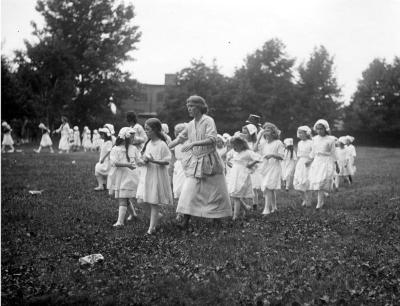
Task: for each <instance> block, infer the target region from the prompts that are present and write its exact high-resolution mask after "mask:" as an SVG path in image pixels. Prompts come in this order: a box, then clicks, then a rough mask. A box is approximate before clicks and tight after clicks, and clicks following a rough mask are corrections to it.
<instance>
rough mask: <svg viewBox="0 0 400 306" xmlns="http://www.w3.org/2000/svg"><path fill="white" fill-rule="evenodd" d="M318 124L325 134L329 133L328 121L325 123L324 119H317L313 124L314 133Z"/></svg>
mask: <svg viewBox="0 0 400 306" xmlns="http://www.w3.org/2000/svg"><path fill="white" fill-rule="evenodd" d="M318 124H322V125H323V126H324V128H325V130H326V131H327V132H329V131H330V130H331V129H330V128H329V123H328V121H326V120H325V119H318V120H317V122H315V124H314V127H313V129H314V131H316V128H317V125H318Z"/></svg>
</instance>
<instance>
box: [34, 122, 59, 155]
mask: <svg viewBox="0 0 400 306" xmlns="http://www.w3.org/2000/svg"><path fill="white" fill-rule="evenodd" d="M39 129H41V130H42V139H41V140H40V145H39V148H38V149H36V150H35V149H34V150H33V151H35V152H36V153H40V151H41V150H42V149H43V148H47V147H48V148H49V149H50V153H54V150H53V142H52V141H51V138H50V129H49V128H48V127H46V126H45V125H44V124H43V123H40V124H39Z"/></svg>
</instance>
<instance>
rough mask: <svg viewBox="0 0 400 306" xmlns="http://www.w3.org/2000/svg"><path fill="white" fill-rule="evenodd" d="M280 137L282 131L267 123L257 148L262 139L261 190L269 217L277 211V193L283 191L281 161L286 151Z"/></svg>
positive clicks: (265, 211) (266, 213)
mask: <svg viewBox="0 0 400 306" xmlns="http://www.w3.org/2000/svg"><path fill="white" fill-rule="evenodd" d="M279 135H280V130H278V128H277V127H276V126H275V125H274V124H272V123H270V122H266V123H264V125H263V130H262V131H261V135H260V137H259V138H258V140H257V144H256V147H257V146H258V144H259V143H260V142H261V139H264V140H265V141H263V145H262V146H261V147H260V148H261V154H262V157H263V162H262V164H261V166H260V171H261V175H262V181H261V190H262V192H263V193H264V198H265V207H264V211H263V212H262V214H263V215H268V214H270V213H271V212H275V211H276V210H277V205H276V192H275V191H276V190H279V189H281V179H282V166H281V161H282V159H283V153H284V149H285V148H284V146H283V143H282V141H280V140H279Z"/></svg>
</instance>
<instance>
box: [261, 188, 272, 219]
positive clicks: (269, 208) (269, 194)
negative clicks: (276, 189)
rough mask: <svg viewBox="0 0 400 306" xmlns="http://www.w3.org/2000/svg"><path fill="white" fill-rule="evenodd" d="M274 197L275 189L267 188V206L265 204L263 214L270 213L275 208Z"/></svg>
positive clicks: (265, 196) (265, 192) (265, 194)
mask: <svg viewBox="0 0 400 306" xmlns="http://www.w3.org/2000/svg"><path fill="white" fill-rule="evenodd" d="M272 197H273V191H272V190H269V189H265V190H264V198H265V206H264V210H263V212H262V214H263V215H268V214H270V213H271V211H272V209H273V206H272V203H273V200H272Z"/></svg>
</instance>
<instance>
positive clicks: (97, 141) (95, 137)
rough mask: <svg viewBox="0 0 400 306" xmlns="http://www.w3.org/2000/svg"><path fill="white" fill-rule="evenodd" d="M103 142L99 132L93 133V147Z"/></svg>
mask: <svg viewBox="0 0 400 306" xmlns="http://www.w3.org/2000/svg"><path fill="white" fill-rule="evenodd" d="M102 143H103V139H101V137H100V134H99V133H93V148H94V149H97V148H100V147H101V144H102Z"/></svg>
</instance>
